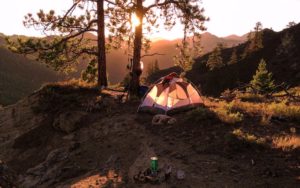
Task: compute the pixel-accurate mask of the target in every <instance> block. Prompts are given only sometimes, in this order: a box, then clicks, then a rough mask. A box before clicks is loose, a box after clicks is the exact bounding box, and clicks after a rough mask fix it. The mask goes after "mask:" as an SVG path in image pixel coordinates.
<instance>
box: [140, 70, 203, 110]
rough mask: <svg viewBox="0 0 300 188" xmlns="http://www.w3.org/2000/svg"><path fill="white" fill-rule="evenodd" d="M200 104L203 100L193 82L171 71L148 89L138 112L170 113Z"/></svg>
mask: <svg viewBox="0 0 300 188" xmlns="http://www.w3.org/2000/svg"><path fill="white" fill-rule="evenodd" d="M200 105H203V100H202V98H201V97H200V93H199V92H198V90H197V89H196V88H195V87H194V86H193V84H192V83H190V82H188V81H185V80H184V79H182V78H180V77H179V76H178V75H177V74H176V73H171V74H169V75H167V76H165V77H162V78H160V79H159V80H158V81H156V82H155V84H154V85H153V86H152V87H151V88H150V89H149V91H148V93H146V95H145V96H144V98H143V100H142V103H141V104H140V106H139V108H138V112H152V113H163V114H170V113H172V112H175V111H180V110H182V109H189V108H192V107H196V106H200Z"/></svg>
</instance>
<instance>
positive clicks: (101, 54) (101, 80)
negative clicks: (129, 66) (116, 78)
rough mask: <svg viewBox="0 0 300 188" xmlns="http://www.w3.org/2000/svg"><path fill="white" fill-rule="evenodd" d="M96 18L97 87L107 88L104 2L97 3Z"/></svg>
mask: <svg viewBox="0 0 300 188" xmlns="http://www.w3.org/2000/svg"><path fill="white" fill-rule="evenodd" d="M97 14H98V15H97V16H98V22H97V23H98V33H97V34H98V36H97V37H98V38H97V40H98V83H97V85H98V87H99V88H102V87H107V75H106V54H105V26H104V0H98V1H97Z"/></svg>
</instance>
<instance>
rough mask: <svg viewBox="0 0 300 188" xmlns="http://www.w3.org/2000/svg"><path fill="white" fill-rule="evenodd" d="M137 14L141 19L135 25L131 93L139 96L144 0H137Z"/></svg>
mask: <svg viewBox="0 0 300 188" xmlns="http://www.w3.org/2000/svg"><path fill="white" fill-rule="evenodd" d="M135 14H136V16H137V17H138V19H139V20H140V24H139V25H138V26H136V27H135V35H134V49H133V61H132V76H131V80H130V87H129V95H130V96H138V95H139V86H140V75H141V71H142V70H141V65H140V61H141V49H142V37H143V33H142V32H143V22H142V21H143V16H144V13H143V0H137V1H136V12H135Z"/></svg>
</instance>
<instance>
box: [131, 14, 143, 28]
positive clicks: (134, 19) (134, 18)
mask: <svg viewBox="0 0 300 188" xmlns="http://www.w3.org/2000/svg"><path fill="white" fill-rule="evenodd" d="M140 24H141V22H140V20H139V18H138V17H137V16H136V14H132V15H131V25H132V26H133V27H137V26H139V25H140Z"/></svg>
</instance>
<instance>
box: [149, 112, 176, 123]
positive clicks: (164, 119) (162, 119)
mask: <svg viewBox="0 0 300 188" xmlns="http://www.w3.org/2000/svg"><path fill="white" fill-rule="evenodd" d="M176 121H177V120H176V119H175V118H173V117H170V116H168V115H164V114H156V115H155V116H153V118H152V125H166V124H168V125H173V124H175V123H176Z"/></svg>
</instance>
